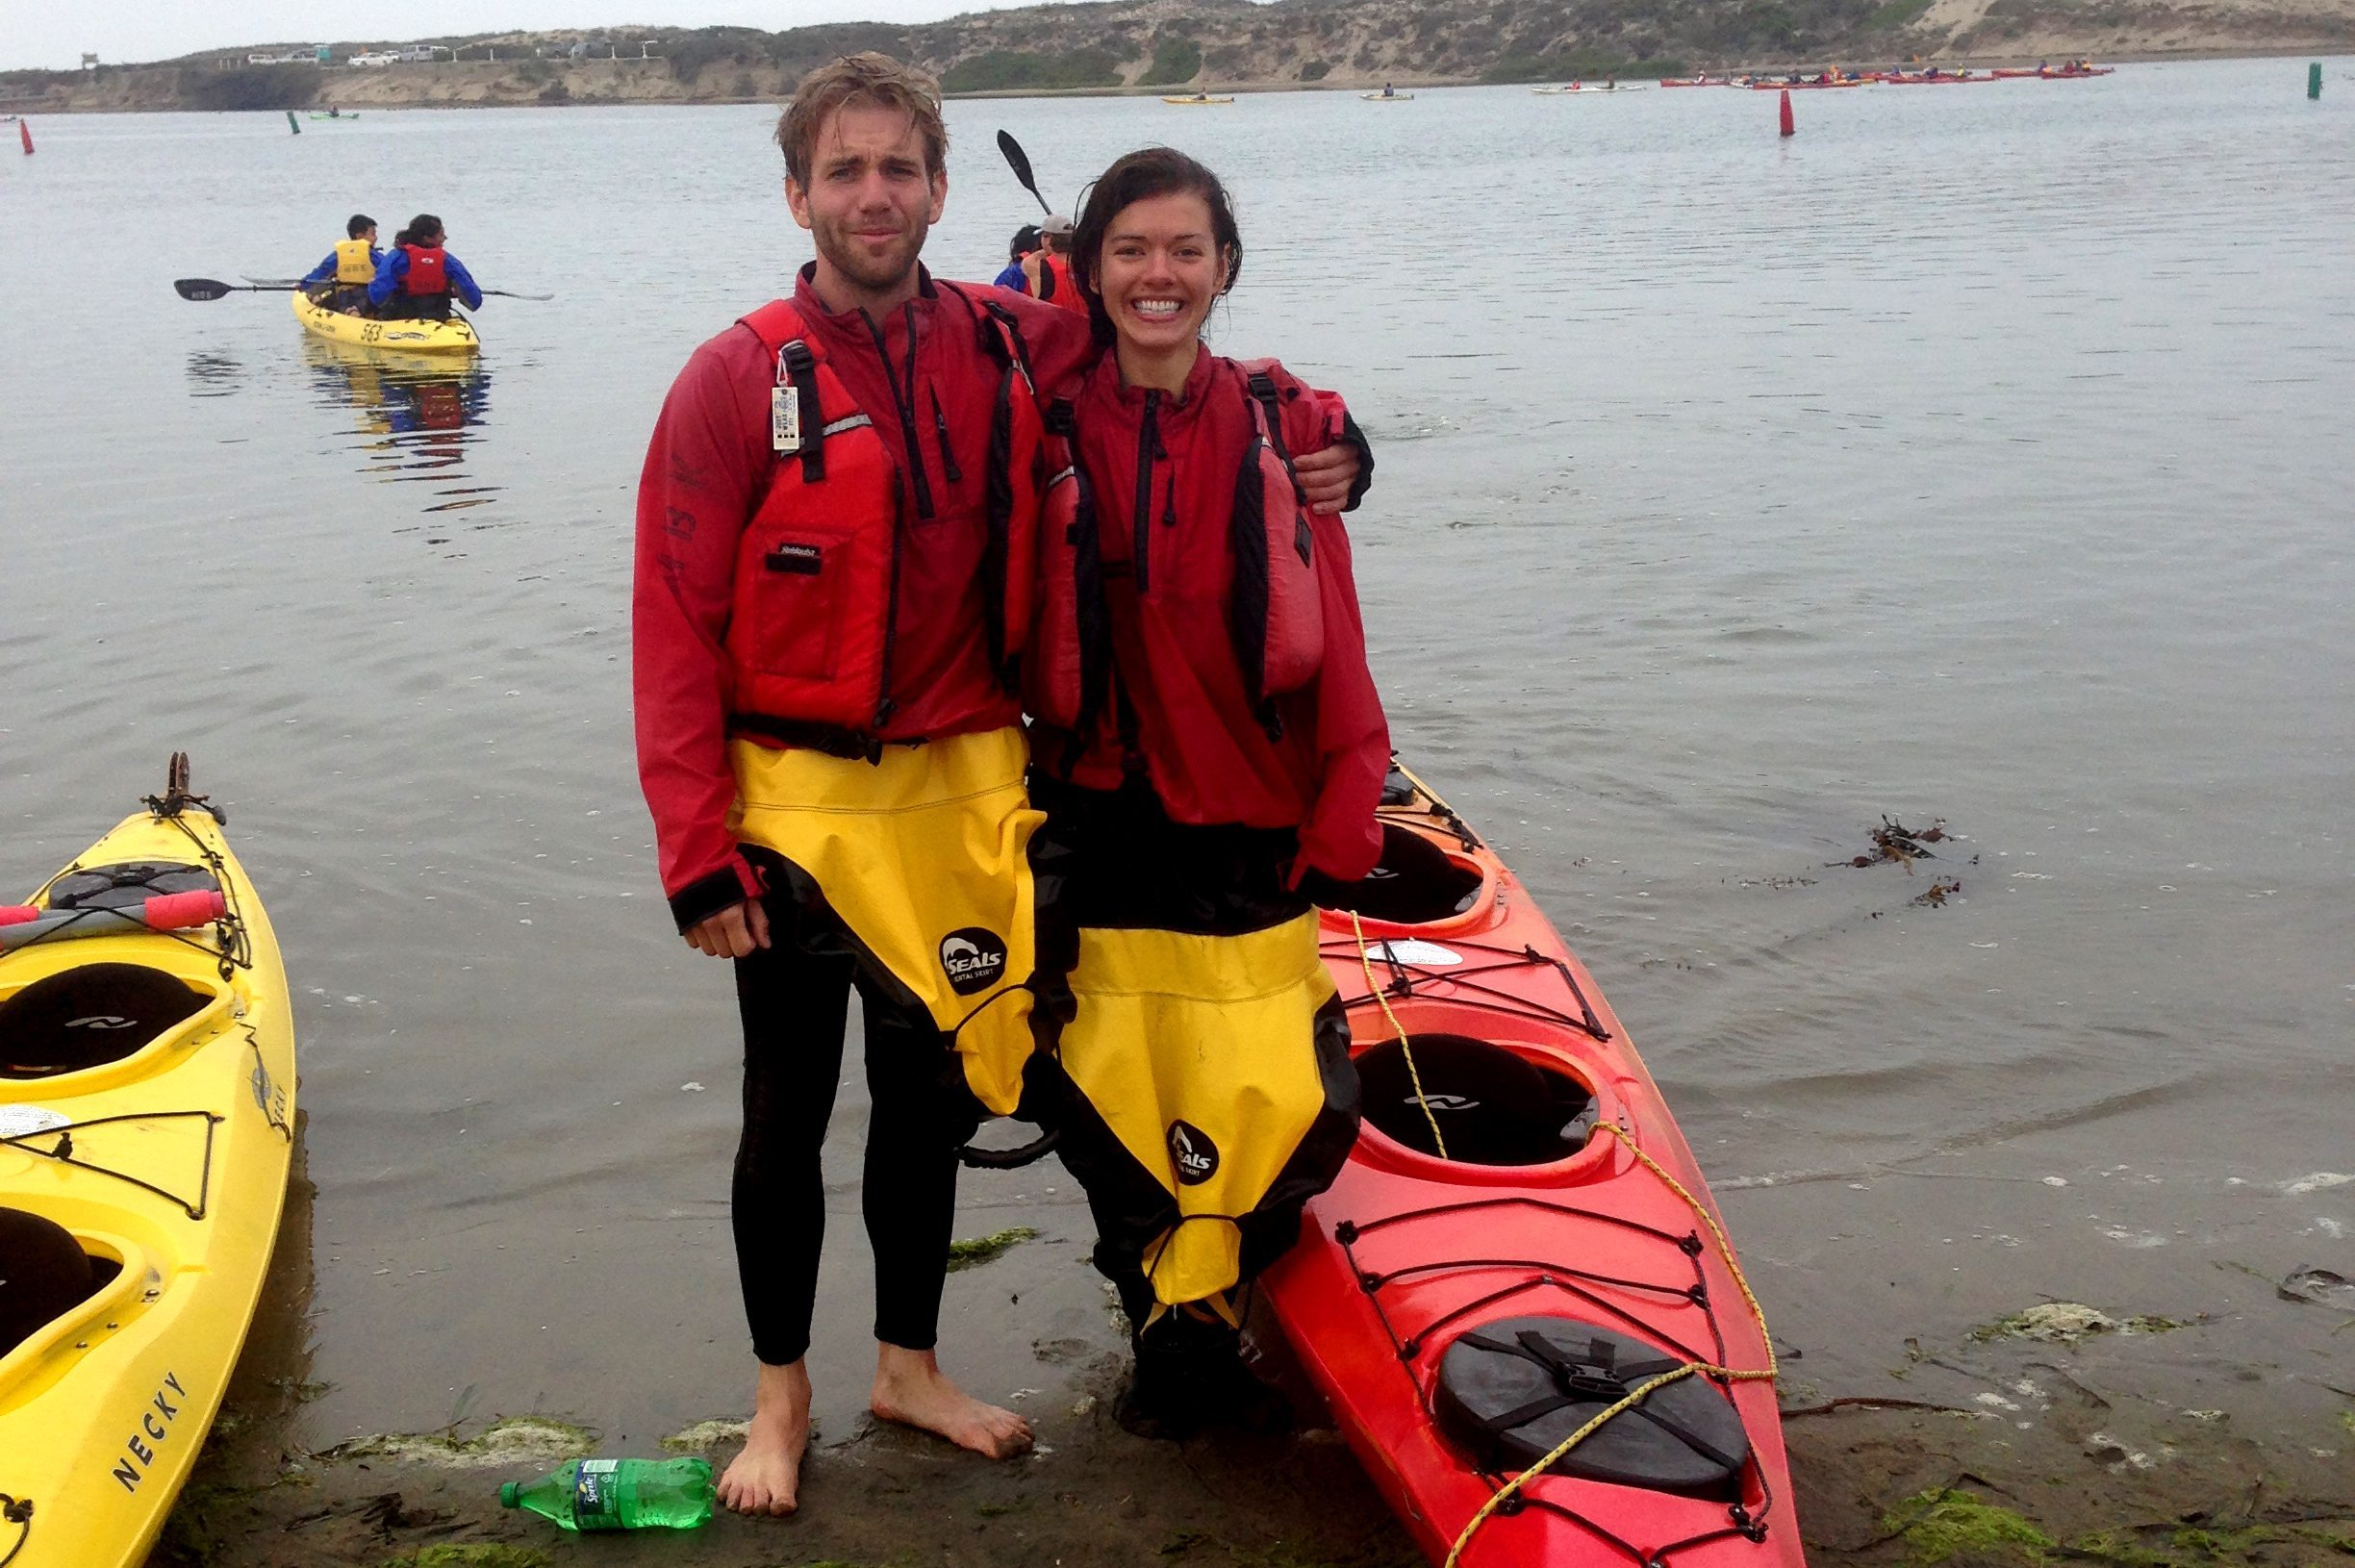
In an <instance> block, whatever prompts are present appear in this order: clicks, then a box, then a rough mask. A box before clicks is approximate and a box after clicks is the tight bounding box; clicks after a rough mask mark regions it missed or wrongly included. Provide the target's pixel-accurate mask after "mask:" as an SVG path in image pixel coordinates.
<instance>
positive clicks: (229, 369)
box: [188, 349, 245, 397]
mask: <svg viewBox="0 0 2355 1568" xmlns="http://www.w3.org/2000/svg"><path fill="white" fill-rule="evenodd" d="M188 378H189V395H190V397H229V396H234V395H235V394H236V393H237V392H238V391H239V389H240V386H241V383H242V382H243V381H244V379H245V367H244V364H243V363H242V362H241V361H239V360H236V359H233V358H231V357H230V356H229V355H227V354H220V353H214V352H211V351H209V350H205V349H198V350H197V351H196V352H194V353H192V354H190V356H189V358H188Z"/></svg>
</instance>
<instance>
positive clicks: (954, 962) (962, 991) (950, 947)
mask: <svg viewBox="0 0 2355 1568" xmlns="http://www.w3.org/2000/svg"><path fill="white" fill-rule="evenodd" d="M940 961H941V973H942V974H946V975H948V976H949V988H950V990H951V991H954V992H955V993H956V994H957V995H958V996H960V997H970V996H972V995H973V994H974V993H975V992H976V991H987V990H988V989H989V988H990V987H991V986H993V985H996V984H997V983H998V980H999V976H1000V975H1002V974H1005V964H1006V946H1005V944H1004V943H1002V942H1000V941H999V940H998V937H997V935H996V933H994V932H990V931H985V930H983V929H982V928H981V927H980V926H978V925H968V926H966V927H965V928H964V929H963V930H961V931H951V932H950V933H949V934H948V935H947V936H945V937H943V938H941V945H940Z"/></svg>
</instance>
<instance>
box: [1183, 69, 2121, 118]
mask: <svg viewBox="0 0 2355 1568" xmlns="http://www.w3.org/2000/svg"><path fill="white" fill-rule="evenodd" d="M2116 68H2117V67H2116V66H2114V65H2072V66H2063V67H2055V66H2049V65H2035V66H2025V67H2019V68H2011V67H2003V68H1998V69H1995V70H1990V71H1968V70H1963V71H1949V70H1942V69H1939V68H1938V67H1937V66H1932V67H1930V68H1929V69H1927V70H1919V71H1907V70H1894V71H1824V72H1821V73H1819V74H1817V75H1814V76H1799V77H1790V76H1709V75H1706V74H1705V75H1701V76H1663V77H1661V78H1660V79H1659V85H1660V86H1661V87H1664V88H1747V89H1750V90H1751V91H1753V92H1772V91H1775V90H1776V89H1785V88H1787V89H1790V90H1791V91H1793V92H1806V91H1811V90H1815V89H1825V88H1862V87H1872V86H1875V85H1877V84H1887V85H1888V86H1891V87H1960V86H1964V85H1967V84H1970V83H1977V82H2011V81H2021V80H2030V79H2034V80H2038V81H2045V82H2077V81H2083V80H2086V79H2088V78H2089V77H2095V76H2108V75H2110V74H2111V73H2112V72H2113V71H2114V70H2115V69H2116ZM1645 88H1646V84H1644V83H1640V82H1618V81H1611V82H1549V83H1546V84H1544V85H1542V86H1539V87H1533V88H1532V89H1530V90H1531V91H1532V92H1534V93H1537V94H1539V95H1541V96H1547V97H1551V96H1555V95H1557V94H1567V93H1574V92H1577V93H1585V92H1642V91H1644V90H1645ZM1357 96H1358V97H1359V98H1361V99H1363V100H1365V101H1366V102H1367V103H1370V104H1403V103H1412V102H1413V101H1414V94H1413V93H1411V92H1399V91H1396V90H1394V89H1388V88H1385V89H1382V90H1381V91H1380V92H1360V93H1359V94H1357ZM1161 101H1162V102H1163V103H1165V104H1176V105H1177V106H1179V107H1180V108H1190V107H1196V106H1202V105H1214V104H1230V103H1233V102H1234V96H1233V95H1232V94H1231V93H1212V92H1189V93H1182V94H1174V95H1171V96H1168V97H1164V98H1163V99H1162V100H1161Z"/></svg>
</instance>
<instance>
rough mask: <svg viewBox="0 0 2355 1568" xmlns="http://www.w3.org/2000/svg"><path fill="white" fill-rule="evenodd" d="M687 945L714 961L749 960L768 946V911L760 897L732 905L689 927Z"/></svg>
mask: <svg viewBox="0 0 2355 1568" xmlns="http://www.w3.org/2000/svg"><path fill="white" fill-rule="evenodd" d="M686 937H687V945H688V946H689V947H691V948H695V949H696V951H697V952H701V953H709V954H710V955H711V956H712V957H714V958H747V957H749V956H751V954H752V951H753V949H754V948H766V947H767V946H769V912H768V911H767V910H765V909H763V908H762V907H761V906H760V900H759V899H757V898H747V899H746V900H745V901H744V902H743V903H740V904H730V905H728V906H727V907H726V908H725V909H722V911H720V913H718V914H717V915H706V916H704V917H703V918H702V919H701V920H699V921H697V922H696V923H694V924H693V925H690V926H689V927H687V931H686Z"/></svg>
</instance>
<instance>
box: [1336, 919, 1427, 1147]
mask: <svg viewBox="0 0 2355 1568" xmlns="http://www.w3.org/2000/svg"><path fill="white" fill-rule="evenodd" d="M1350 929H1351V930H1353V931H1355V932H1356V933H1357V967H1358V968H1360V969H1362V970H1364V971H1365V983H1366V992H1367V994H1368V995H1370V996H1371V997H1373V999H1374V1000H1375V1001H1376V1002H1377V1003H1378V1004H1380V1007H1381V1011H1382V1017H1384V1018H1386V1019H1388V1020H1389V1021H1390V1026H1391V1027H1392V1028H1393V1029H1396V1030H1397V1031H1398V1043H1399V1050H1402V1051H1404V1052H1405V1055H1406V1077H1407V1080H1408V1081H1409V1082H1411V1083H1412V1084H1413V1085H1414V1097H1415V1104H1416V1105H1418V1106H1420V1107H1421V1108H1422V1111H1423V1120H1424V1121H1426V1122H1429V1123H1430V1124H1431V1143H1432V1145H1433V1147H1435V1148H1436V1149H1437V1150H1438V1151H1439V1157H1440V1158H1441V1159H1446V1158H1447V1157H1448V1151H1447V1138H1446V1136H1445V1135H1444V1134H1442V1133H1441V1132H1440V1130H1439V1118H1438V1117H1436V1116H1434V1115H1432V1114H1431V1101H1430V1100H1425V1099H1424V1098H1423V1073H1422V1070H1421V1069H1419V1068H1417V1067H1416V1066H1415V1059H1414V1046H1413V1044H1412V1042H1410V1041H1408V1040H1407V1038H1406V1025H1405V1024H1401V1023H1400V1022H1399V1021H1398V1014H1396V1013H1394V1012H1392V1011H1391V1010H1390V999H1389V998H1388V997H1385V996H1383V995H1382V989H1381V987H1380V986H1379V985H1377V984H1375V983H1374V957H1373V954H1371V953H1369V952H1367V951H1366V939H1365V923H1364V922H1363V921H1361V920H1359V919H1358V918H1357V911H1355V909H1353V910H1351V911H1350Z"/></svg>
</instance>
